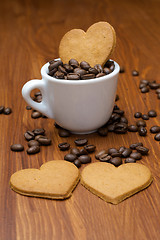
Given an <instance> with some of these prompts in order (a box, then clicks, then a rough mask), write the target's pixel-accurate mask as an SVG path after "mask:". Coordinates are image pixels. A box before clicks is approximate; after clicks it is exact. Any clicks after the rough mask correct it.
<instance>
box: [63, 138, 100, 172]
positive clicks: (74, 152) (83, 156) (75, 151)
mask: <svg viewBox="0 0 160 240" xmlns="http://www.w3.org/2000/svg"><path fill="white" fill-rule="evenodd" d="M74 143H75V145H76V147H73V148H70V144H69V143H67V142H62V143H59V144H58V147H59V149H60V150H61V151H66V150H69V149H70V152H69V153H67V154H66V155H65V156H64V160H66V161H69V162H72V163H74V164H75V165H76V166H77V167H78V168H79V167H81V165H82V164H86V163H90V162H91V157H90V156H89V154H90V153H93V152H95V150H96V146H95V145H93V144H88V140H87V139H86V138H78V139H76V140H75V141H74ZM79 147H83V148H79Z"/></svg>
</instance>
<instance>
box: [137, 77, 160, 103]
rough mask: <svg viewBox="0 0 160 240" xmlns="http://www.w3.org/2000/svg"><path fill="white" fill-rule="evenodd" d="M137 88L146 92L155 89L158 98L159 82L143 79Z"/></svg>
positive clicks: (159, 96)
mask: <svg viewBox="0 0 160 240" xmlns="http://www.w3.org/2000/svg"><path fill="white" fill-rule="evenodd" d="M139 89H140V91H141V93H147V92H149V91H150V90H155V92H156V94H157V98H158V99H160V84H159V83H157V82H156V80H154V81H148V80H146V79H143V80H141V81H140V83H139Z"/></svg>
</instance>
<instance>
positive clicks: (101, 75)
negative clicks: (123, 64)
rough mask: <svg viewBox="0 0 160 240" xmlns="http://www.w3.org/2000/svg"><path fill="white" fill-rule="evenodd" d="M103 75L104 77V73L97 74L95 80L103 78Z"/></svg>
mask: <svg viewBox="0 0 160 240" xmlns="http://www.w3.org/2000/svg"><path fill="white" fill-rule="evenodd" d="M105 75H106V74H105V73H98V74H97V75H96V78H99V77H104V76H105Z"/></svg>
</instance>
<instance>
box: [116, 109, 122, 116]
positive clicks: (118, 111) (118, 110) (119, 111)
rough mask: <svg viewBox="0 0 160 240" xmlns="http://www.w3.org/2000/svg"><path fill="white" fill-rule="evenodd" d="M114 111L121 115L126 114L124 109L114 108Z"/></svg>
mask: <svg viewBox="0 0 160 240" xmlns="http://www.w3.org/2000/svg"><path fill="white" fill-rule="evenodd" d="M113 112H114V113H117V114H118V115H120V116H123V115H124V111H123V110H120V109H117V110H113Z"/></svg>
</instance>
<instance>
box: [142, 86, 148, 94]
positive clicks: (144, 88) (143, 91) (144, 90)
mask: <svg viewBox="0 0 160 240" xmlns="http://www.w3.org/2000/svg"><path fill="white" fill-rule="evenodd" d="M147 92H149V87H147V86H146V87H143V88H141V93H147Z"/></svg>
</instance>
